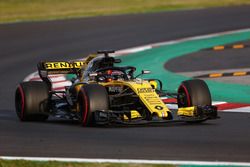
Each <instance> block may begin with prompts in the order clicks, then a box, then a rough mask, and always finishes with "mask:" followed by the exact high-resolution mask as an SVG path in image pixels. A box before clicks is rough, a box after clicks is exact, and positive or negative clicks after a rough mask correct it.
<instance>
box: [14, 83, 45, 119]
mask: <svg viewBox="0 0 250 167" xmlns="http://www.w3.org/2000/svg"><path fill="white" fill-rule="evenodd" d="M48 97H49V91H48V87H47V85H46V84H45V83H44V82H39V81H30V82H23V83H20V84H19V85H18V87H17V89H16V94H15V107H16V114H17V116H18V118H19V119H20V120H21V121H45V120H46V119H48V117H49V115H48V113H46V112H47V111H48Z"/></svg>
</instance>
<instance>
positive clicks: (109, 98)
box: [15, 51, 217, 126]
mask: <svg viewBox="0 0 250 167" xmlns="http://www.w3.org/2000/svg"><path fill="white" fill-rule="evenodd" d="M110 53H113V51H99V52H98V54H99V55H100V54H102V55H101V56H93V55H92V56H89V57H88V58H86V59H85V60H83V61H74V62H39V63H38V66H37V67H38V73H39V76H40V78H41V79H42V81H28V82H22V83H20V84H19V85H18V87H17V89H16V93H15V107H16V113H17V116H18V117H19V119H20V120H21V121H45V120H47V119H48V117H49V116H50V115H52V116H60V117H64V118H67V119H74V120H78V121H79V122H80V123H81V124H82V125H83V126H94V125H111V124H124V125H138V124H151V123H152V124H154V123H168V122H174V121H185V122H202V121H205V120H208V119H216V118H217V108H216V107H215V106H212V105H211V95H210V91H209V89H208V86H207V85H206V83H205V82H204V81H202V80H197V79H195V80H187V81H183V82H182V83H181V85H180V86H179V89H178V92H177V93H174V94H173V93H168V92H167V91H164V90H162V82H161V81H160V80H158V79H142V77H141V76H143V75H146V74H148V73H150V71H147V70H143V71H142V72H141V73H140V74H139V75H137V76H134V74H135V71H136V68H135V67H133V66H124V67H121V66H117V65H116V64H117V63H120V62H121V60H120V59H117V58H114V57H112V56H110ZM52 74H74V75H75V76H76V77H75V78H74V79H72V85H71V86H66V87H65V91H55V90H53V89H52V83H51V80H50V77H49V76H50V75H52ZM161 96H171V97H174V98H176V99H177V104H178V110H177V112H176V113H177V114H174V112H173V111H171V110H170V109H169V108H168V107H167V106H166V104H165V103H164V102H163V101H162V99H161V98H160V97H161Z"/></svg>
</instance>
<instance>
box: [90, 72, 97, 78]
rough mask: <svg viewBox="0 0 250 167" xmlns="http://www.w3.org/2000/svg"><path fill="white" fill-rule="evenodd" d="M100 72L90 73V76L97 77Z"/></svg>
mask: <svg viewBox="0 0 250 167" xmlns="http://www.w3.org/2000/svg"><path fill="white" fill-rule="evenodd" d="M97 75H98V74H97V73H95V72H93V73H89V77H96V76H97Z"/></svg>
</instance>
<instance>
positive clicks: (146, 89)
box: [137, 88, 155, 93]
mask: <svg viewBox="0 0 250 167" xmlns="http://www.w3.org/2000/svg"><path fill="white" fill-rule="evenodd" d="M137 91H138V93H152V92H154V91H155V90H154V89H152V88H137Z"/></svg>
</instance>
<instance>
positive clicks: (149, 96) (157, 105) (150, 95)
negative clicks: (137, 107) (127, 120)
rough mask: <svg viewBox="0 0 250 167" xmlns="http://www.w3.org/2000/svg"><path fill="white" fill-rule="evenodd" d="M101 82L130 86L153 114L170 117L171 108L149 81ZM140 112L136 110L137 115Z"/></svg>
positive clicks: (105, 84) (107, 84)
mask: <svg viewBox="0 0 250 167" xmlns="http://www.w3.org/2000/svg"><path fill="white" fill-rule="evenodd" d="M100 84H101V85H103V86H119V85H122V86H128V87H129V88H131V89H132V90H133V91H134V92H135V93H136V94H137V95H138V97H139V98H140V100H141V101H142V102H143V104H144V105H145V106H146V107H147V109H148V110H149V111H150V112H151V114H152V115H154V114H156V115H157V116H158V117H160V118H167V117H168V114H169V113H168V112H169V111H170V110H169V109H168V108H167V106H166V105H165V104H164V103H163V101H162V100H161V99H160V97H159V95H158V94H157V93H156V92H155V89H153V88H152V86H151V84H150V83H149V82H148V81H143V80H140V81H112V82H105V83H100ZM138 114H139V113H138ZM138 114H137V113H135V112H134V115H135V117H137V115H138ZM131 115H133V114H131Z"/></svg>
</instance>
